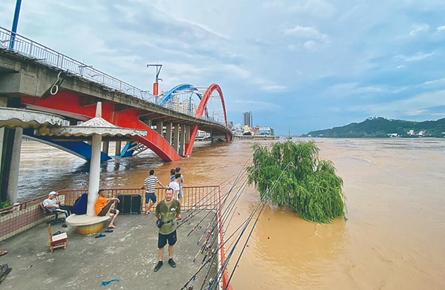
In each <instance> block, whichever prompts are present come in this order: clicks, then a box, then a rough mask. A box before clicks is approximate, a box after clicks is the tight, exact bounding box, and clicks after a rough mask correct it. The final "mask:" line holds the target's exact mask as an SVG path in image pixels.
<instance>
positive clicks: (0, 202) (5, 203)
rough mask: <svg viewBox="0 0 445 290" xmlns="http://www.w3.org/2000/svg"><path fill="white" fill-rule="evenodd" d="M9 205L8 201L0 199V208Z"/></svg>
mask: <svg viewBox="0 0 445 290" xmlns="http://www.w3.org/2000/svg"><path fill="white" fill-rule="evenodd" d="M8 206H11V203H10V202H9V201H0V209H2V208H5V207H8Z"/></svg>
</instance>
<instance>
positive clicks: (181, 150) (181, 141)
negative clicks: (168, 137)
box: [178, 124, 187, 156]
mask: <svg viewBox="0 0 445 290" xmlns="http://www.w3.org/2000/svg"><path fill="white" fill-rule="evenodd" d="M186 127H187V126H186V125H185V124H183V125H181V136H180V138H179V152H178V153H179V155H181V156H184V152H185V142H186V137H185V135H186Z"/></svg>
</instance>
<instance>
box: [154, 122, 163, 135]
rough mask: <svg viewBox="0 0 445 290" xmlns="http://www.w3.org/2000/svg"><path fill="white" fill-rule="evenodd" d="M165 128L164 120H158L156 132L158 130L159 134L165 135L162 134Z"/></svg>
mask: <svg viewBox="0 0 445 290" xmlns="http://www.w3.org/2000/svg"><path fill="white" fill-rule="evenodd" d="M163 130H164V122H162V121H158V123H157V124H156V132H158V134H159V135H161V136H164V135H163V134H162V131H163Z"/></svg>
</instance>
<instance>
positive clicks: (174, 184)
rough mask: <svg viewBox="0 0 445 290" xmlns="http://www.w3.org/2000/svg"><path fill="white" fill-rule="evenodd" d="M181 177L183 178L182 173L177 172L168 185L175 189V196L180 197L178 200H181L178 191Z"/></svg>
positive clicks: (175, 197)
mask: <svg viewBox="0 0 445 290" xmlns="http://www.w3.org/2000/svg"><path fill="white" fill-rule="evenodd" d="M180 179H181V173H176V174H175V179H174V180H173V181H172V182H170V183H169V184H168V187H169V188H171V189H173V198H174V199H178V200H179V198H178V192H179V188H180V187H179V182H180Z"/></svg>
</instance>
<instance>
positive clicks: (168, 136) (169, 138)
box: [165, 122, 173, 145]
mask: <svg viewBox="0 0 445 290" xmlns="http://www.w3.org/2000/svg"><path fill="white" fill-rule="evenodd" d="M172 127H173V124H172V123H171V122H168V123H167V124H166V125H165V140H167V142H168V144H170V145H172Z"/></svg>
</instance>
